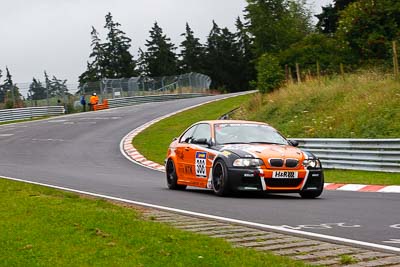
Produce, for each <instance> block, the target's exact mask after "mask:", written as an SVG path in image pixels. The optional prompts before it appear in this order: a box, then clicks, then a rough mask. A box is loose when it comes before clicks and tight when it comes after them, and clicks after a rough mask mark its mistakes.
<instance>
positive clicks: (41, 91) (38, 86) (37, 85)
mask: <svg viewBox="0 0 400 267" xmlns="http://www.w3.org/2000/svg"><path fill="white" fill-rule="evenodd" d="M29 93H30V96H29V100H40V99H45V98H46V88H45V87H44V86H43V84H42V82H41V81H40V80H38V79H36V78H35V77H33V79H32V82H31V84H30V85H29Z"/></svg>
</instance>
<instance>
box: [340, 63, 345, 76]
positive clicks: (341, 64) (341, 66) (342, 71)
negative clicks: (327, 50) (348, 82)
mask: <svg viewBox="0 0 400 267" xmlns="http://www.w3.org/2000/svg"><path fill="white" fill-rule="evenodd" d="M340 75H342V78H343V80H344V79H345V78H344V66H343V63H340Z"/></svg>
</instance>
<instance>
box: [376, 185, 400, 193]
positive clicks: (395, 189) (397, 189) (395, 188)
mask: <svg viewBox="0 0 400 267" xmlns="http://www.w3.org/2000/svg"><path fill="white" fill-rule="evenodd" d="M378 192H384V193H400V185H389V186H386V187H385V188H382V189H381V190H379V191H378Z"/></svg>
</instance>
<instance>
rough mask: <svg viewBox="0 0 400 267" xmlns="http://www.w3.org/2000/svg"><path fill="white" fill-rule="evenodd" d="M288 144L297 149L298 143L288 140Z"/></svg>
mask: <svg viewBox="0 0 400 267" xmlns="http://www.w3.org/2000/svg"><path fill="white" fill-rule="evenodd" d="M289 143H290V144H291V145H292V146H294V147H298V146H299V141H296V140H289Z"/></svg>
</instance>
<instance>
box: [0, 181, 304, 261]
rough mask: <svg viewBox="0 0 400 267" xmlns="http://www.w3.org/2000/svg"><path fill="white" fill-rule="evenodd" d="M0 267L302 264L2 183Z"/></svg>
mask: <svg viewBox="0 0 400 267" xmlns="http://www.w3.org/2000/svg"><path fill="white" fill-rule="evenodd" d="M0 192H1V194H0V203H1V205H0V214H1V215H2V216H1V217H2V219H1V220H0V251H1V253H0V262H1V263H2V264H1V265H2V266H244V265H246V266H305V264H303V263H301V262H297V261H293V260H290V259H288V258H283V257H278V256H274V255H271V254H269V253H261V252H257V251H254V250H251V249H240V248H232V246H231V245H230V244H229V243H227V242H225V241H224V240H221V239H213V238H209V237H206V236H202V235H198V234H192V233H189V232H184V231H180V230H177V229H174V228H172V227H169V226H168V225H164V224H160V223H156V222H151V221H144V220H142V219H141V218H140V213H139V212H138V211H136V210H134V209H131V208H126V207H121V206H118V205H115V204H112V203H109V202H107V201H105V200H100V199H89V198H85V197H80V196H78V195H76V194H72V193H66V192H62V191H59V190H54V189H50V188H46V187H41V186H36V185H30V184H24V183H19V182H14V181H9V180H6V179H0Z"/></svg>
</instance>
